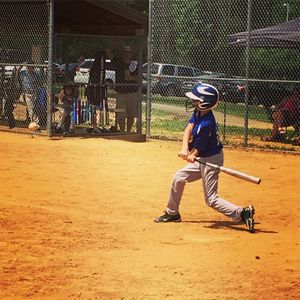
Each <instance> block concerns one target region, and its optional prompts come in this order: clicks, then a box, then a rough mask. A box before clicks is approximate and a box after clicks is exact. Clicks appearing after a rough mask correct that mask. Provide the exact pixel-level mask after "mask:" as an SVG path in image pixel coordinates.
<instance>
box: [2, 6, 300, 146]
mask: <svg viewBox="0 0 300 300" xmlns="http://www.w3.org/2000/svg"><path fill="white" fill-rule="evenodd" d="M112 2H115V3H117V4H118V5H119V4H126V5H131V7H134V6H135V3H137V2H138V1H136V0H124V1H123V0H115V1H110V2H107V1H102V0H99V1H98V2H97V1H93V3H91V1H55V0H51V1H50V0H40V1H1V2H0V17H1V18H0V24H1V29H0V41H1V44H0V82H1V85H0V116H1V119H0V130H11V129H14V130H18V131H23V130H24V131H25V130H28V129H27V127H28V126H29V125H30V127H31V128H32V129H40V130H42V132H46V131H45V129H46V127H47V129H48V134H49V133H51V134H61V133H62V132H63V131H65V129H64V128H65V127H67V128H69V129H70V130H71V131H72V130H73V129H78V132H79V133H80V134H81V133H82V134H83V133H85V132H89V131H91V130H92V131H93V130H94V129H97V128H98V129H99V128H100V129H101V130H100V131H102V132H107V131H108V132H109V133H115V132H118V131H119V130H120V127H118V124H117V117H116V116H117V114H118V113H120V115H121V114H122V112H123V108H122V107H119V108H118V107H117V106H116V102H117V101H116V99H117V97H118V94H119V92H120V89H122V87H124V83H118V82H117V68H116V64H115V63H113V61H112V58H111V57H109V56H108V54H107V49H111V50H112V52H114V54H116V55H117V56H120V55H121V52H122V49H123V47H124V46H130V47H131V49H132V50H133V51H132V57H131V60H133V61H138V62H139V64H138V69H137V70H136V75H137V76H138V79H137V80H135V81H127V83H126V84H125V87H126V86H127V88H132V87H133V88H134V89H135V90H136V91H137V92H138V96H137V98H138V101H137V104H136V109H137V113H136V114H135V115H137V118H135V123H134V124H133V129H132V131H133V132H138V133H139V132H143V133H145V132H146V133H147V134H148V136H149V137H152V138H156V137H159V138H164V139H181V137H182V131H183V129H184V128H185V125H186V122H187V119H188V117H189V115H190V113H187V112H186V107H185V104H186V101H185V100H186V99H185V96H184V95H185V92H187V91H189V90H190V89H191V88H192V87H193V85H194V84H195V83H196V82H198V81H202V82H207V83H210V84H213V85H215V86H216V87H217V88H218V89H219V91H220V95H221V97H220V101H219V105H218V106H217V108H216V109H215V116H216V119H217V121H218V124H219V131H220V135H221V137H222V138H223V142H225V143H228V144H235V145H246V146H249V145H255V146H259V147H268V146H269V145H272V146H276V145H277V144H274V143H270V142H274V141H276V142H280V143H282V144H283V143H294V144H296V143H297V137H298V136H299V101H298V100H297V99H299V97H298V94H297V88H298V86H299V83H300V81H299V72H300V71H299V69H300V68H299V64H300V61H299V55H298V54H299V46H300V38H299V30H300V25H299V23H300V18H299V16H300V3H298V2H297V1H293V0H290V1H285V2H284V1H279V0H261V1H258V0H248V1H242V0H226V1H225V0H220V1H206V0H190V1H185V0H149V1H148V3H146V1H140V2H138V3H139V5H138V7H139V9H141V8H142V9H141V10H143V13H142V14H145V12H146V14H147V13H148V14H149V28H148V30H149V31H148V33H149V36H148V43H146V41H145V36H139V34H137V35H135V36H126V34H125V35H124V34H122V36H121V35H119V34H118V33H120V32H121V31H122V27H124V28H125V26H129V27H128V28H126V32H129V31H128V30H129V28H133V26H135V25H133V24H131V23H130V22H131V21H132V19H134V17H133V16H134V15H133V14H132V12H130V13H128V14H127V16H125V15H124V14H122V15H120V16H118V15H116V14H115V15H114V17H113V18H112V17H110V19H109V20H108V19H105V22H104V23H103V24H100V23H97V24H94V23H95V22H96V20H97V18H96V17H95V15H94V14H90V18H91V19H86V20H85V21H82V20H83V17H82V16H80V18H78V22H83V23H81V24H82V25H80V26H79V25H76V24H73V23H74V22H73V21H72V22H71V21H70V19H68V20H67V19H66V18H64V17H63V14H62V10H63V9H62V8H66V7H69V8H71V7H75V8H77V10H78V9H79V10H80V9H81V11H82V13H84V11H83V8H84V9H85V10H86V11H85V12H86V13H87V12H91V11H92V9H93V8H94V7H97V9H99V11H100V10H101V9H103V8H105V5H111V3H112ZM72 3H73V4H72ZM99 3H100V4H101V5H99ZM51 5H52V9H53V5H55V6H56V10H55V12H54V11H53V10H52V13H53V12H54V17H53V15H51ZM68 5H69V6H68ZM92 5H93V6H92ZM148 5H149V7H148ZM117 7H118V6H117ZM112 10H113V9H112V7H110V10H109V11H112ZM119 11H120V10H119ZM70 14H71V13H69V15H70ZM86 15H88V13H87V14H86ZM103 17H104V16H103ZM51 18H52V19H51ZM98 19H99V18H98ZM91 20H92V22H93V24H94V25H91V24H90V21H91ZM67 21H68V22H71V23H72V24H71V25H70V26H69V27H66V28H65V29H64V31H62V32H60V31H59V30H60V28H62V27H63V26H65V25H66V24H67ZM121 21H122V22H123V23H120V22H121ZM76 23H77V22H76ZM78 24H79V23H78ZM51 26H52V27H54V28H55V30H53V28H52V27H51ZM81 26H84V29H86V30H90V31H91V32H92V34H83V33H82V32H83V30H82V28H80V27H81ZM104 26H107V27H108V28H110V29H111V30H114V31H113V32H114V34H111V35H106V36H103V35H101V34H100V35H97V34H96V33H97V30H98V31H99V32H103V28H104ZM95 28H96V29H97V30H96V29H95ZM136 28H138V27H136ZM76 29H78V33H74V32H73V31H74V30H76ZM68 32H70V33H68ZM137 32H138V30H137ZM99 53H102V55H101V58H100V65H101V59H102V66H103V68H102V69H101V68H100V69H99V70H100V71H99V70H98V75H99V76H100V75H101V72H103V70H104V73H103V74H102V75H103V76H102V77H101V78H102V79H101V80H102V81H101V82H97V83H94V82H92V81H91V76H90V75H91V72H92V71H91V70H92V69H93V68H92V65H94V63H95V60H96V57H97V54H99ZM48 61H49V62H48ZM52 62H53V64H52ZM101 70H102V71H101ZM150 73H151V76H148V74H149V75H150ZM49 82H50V84H49ZM65 88H68V89H69V91H70V93H71V100H70V102H68V101H65V102H64V101H62V100H61V96H60V94H61V92H62V91H63V90H64V91H65ZM118 91H119V92H118ZM146 91H147V92H146ZM99 93H100V94H99ZM95 97H96V98H98V100H99V99H102V100H103V99H104V100H105V101H104V102H103V101H98V100H97V101H96V103H94V100H93V99H94V98H95ZM65 99H66V98H65ZM284 99H287V101H286V102H283V100H284ZM297 101H298V102H297ZM47 104H48V105H47ZM62 124H64V125H63V126H61V125H62ZM9 128H11V129H9ZM16 128H17V129H16ZM123 129H124V128H123ZM124 130H126V128H125V129H124ZM286 146H287V145H286ZM287 147H289V146H287Z"/></svg>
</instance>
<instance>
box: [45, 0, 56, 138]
mask: <svg viewBox="0 0 300 300" xmlns="http://www.w3.org/2000/svg"><path fill="white" fill-rule="evenodd" d="M48 18H49V25H48V26H49V38H48V72H47V75H48V78H47V79H48V105H47V133H48V136H49V137H51V136H52V105H53V40H54V39H53V35H54V0H48Z"/></svg>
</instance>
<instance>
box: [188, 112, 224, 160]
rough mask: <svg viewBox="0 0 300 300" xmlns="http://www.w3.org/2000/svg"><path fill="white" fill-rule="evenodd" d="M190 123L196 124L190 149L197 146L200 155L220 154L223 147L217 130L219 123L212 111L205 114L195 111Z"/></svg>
mask: <svg viewBox="0 0 300 300" xmlns="http://www.w3.org/2000/svg"><path fill="white" fill-rule="evenodd" d="M189 123H192V124H194V127H193V130H192V136H191V140H190V141H189V150H191V149H192V148H195V149H197V150H198V152H199V156H202V157H207V156H212V155H215V154H218V153H219V152H220V151H221V149H222V148H223V145H222V143H221V142H220V140H219V135H218V132H217V123H216V120H215V117H214V115H213V113H212V111H209V112H208V113H206V114H205V115H204V116H201V112H199V111H196V112H194V113H193V115H192V117H191V118H190V120H189Z"/></svg>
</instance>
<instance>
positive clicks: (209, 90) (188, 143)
mask: <svg viewBox="0 0 300 300" xmlns="http://www.w3.org/2000/svg"><path fill="white" fill-rule="evenodd" d="M186 96H187V97H188V98H189V99H188V100H187V101H189V102H190V103H191V104H192V107H193V109H194V112H193V115H192V116H191V118H190V119H189V122H188V125H187V126H186V129H185V131H184V134H183V140H182V148H181V150H180V152H179V154H178V156H180V157H181V158H182V159H184V160H186V161H187V165H186V166H185V167H183V168H182V169H181V170H179V171H177V173H176V174H175V176H174V178H173V182H172V186H171V190H170V195H169V201H168V204H167V207H166V210H165V211H164V214H163V215H162V216H160V217H158V218H156V219H155V220H154V221H155V222H157V223H161V222H162V223H164V222H180V221H181V216H180V214H179V205H180V201H181V198H182V194H183V191H184V187H185V184H186V182H193V181H195V180H198V179H200V178H202V186H203V193H204V198H205V202H206V204H207V205H208V206H210V207H212V208H214V209H215V210H217V211H218V212H220V213H222V214H224V215H225V216H227V217H229V218H231V219H235V220H239V221H243V222H244V223H245V224H246V226H247V229H248V231H249V232H254V219H253V215H254V213H255V211H254V207H253V206H252V205H249V206H247V207H244V208H243V207H240V206H237V205H235V204H232V203H230V202H228V201H227V200H225V199H222V198H220V197H219V196H218V194H217V190H218V179H219V172H220V171H219V170H216V169H215V168H212V167H210V166H207V165H204V164H199V163H198V162H196V161H195V158H196V157H200V159H201V160H202V161H204V162H207V163H212V164H216V165H218V166H222V165H223V150H222V148H223V145H222V144H221V142H220V140H219V136H218V133H217V124H216V120H215V117H214V115H213V112H212V108H213V107H215V106H216V105H217V103H218V100H219V92H218V90H217V89H216V88H215V87H214V86H212V85H209V84H205V83H197V84H196V85H195V86H194V88H193V89H192V91H191V92H188V93H186Z"/></svg>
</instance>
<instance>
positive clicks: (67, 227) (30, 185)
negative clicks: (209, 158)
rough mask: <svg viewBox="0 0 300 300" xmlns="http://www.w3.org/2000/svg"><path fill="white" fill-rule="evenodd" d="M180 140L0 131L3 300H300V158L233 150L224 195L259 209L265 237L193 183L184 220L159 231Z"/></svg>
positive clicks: (222, 183) (223, 183)
mask: <svg viewBox="0 0 300 300" xmlns="http://www.w3.org/2000/svg"><path fill="white" fill-rule="evenodd" d="M179 147H180V144H179V143H176V142H161V141H152V140H151V141H149V142H146V143H133V142H126V141H120V140H107V139H101V138H95V139H84V138H65V139H61V140H50V139H48V138H45V137H34V138H33V137H31V136H30V135H17V134H8V133H0V162H1V163H0V169H1V172H0V211H1V214H0V225H1V231H0V298H1V299H108V300H110V299H126V300H129V299H145V300H152V299H155V300H156V299H158V300H160V299H172V300H173V299H176V300H198V299H200V300H201V299H204V300H205V299H209V300H211V299H222V300H223V299H239V300H241V299H300V247H299V244H300V240H299V237H300V222H299V220H300V202H299V192H300V186H299V169H300V156H299V155H298V156H297V155H287V154H279V153H271V152H258V151H257V152H254V151H243V150H236V149H228V148H226V149H225V151H224V152H225V165H226V166H228V167H231V168H234V169H237V170H240V171H244V172H247V173H249V174H252V175H255V176H260V177H261V178H262V183H261V184H260V185H255V184H251V183H249V182H245V181H242V180H239V179H236V178H234V177H231V176H228V175H226V174H222V175H221V178H220V183H219V194H220V196H222V197H224V198H227V199H228V200H231V201H232V202H234V203H236V204H238V205H241V206H244V205H247V204H249V203H253V204H254V206H255V208H256V233H254V234H250V233H248V232H247V231H246V228H245V226H244V225H243V224H239V223H235V222H232V221H230V220H228V219H226V218H225V217H224V216H222V215H220V214H218V213H217V212H215V211H214V210H212V209H211V208H209V207H207V206H206V205H205V204H204V201H203V196H202V188H201V184H200V182H195V183H192V184H189V185H187V186H186V190H185V193H184V196H183V199H182V205H181V211H180V212H181V215H182V218H183V221H182V222H181V223H176V224H174V223H173V224H171V223H169V224H156V223H154V222H153V219H154V218H155V217H157V216H159V215H160V214H161V213H162V210H163V209H164V207H165V204H166V201H167V197H168V193H169V188H170V184H171V180H172V177H173V175H174V173H175V171H176V170H177V169H179V168H180V167H182V166H183V165H184V162H183V161H182V160H180V159H179V158H177V152H178V150H179Z"/></svg>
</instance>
